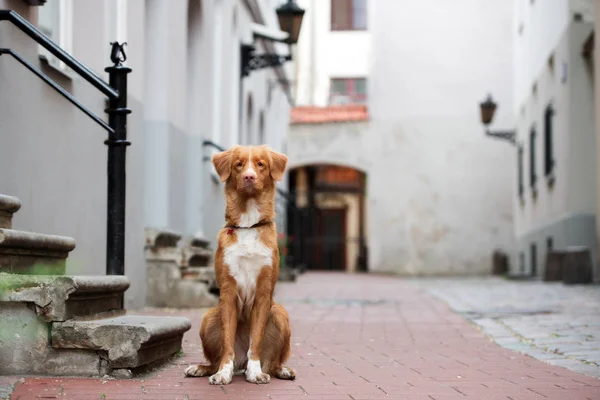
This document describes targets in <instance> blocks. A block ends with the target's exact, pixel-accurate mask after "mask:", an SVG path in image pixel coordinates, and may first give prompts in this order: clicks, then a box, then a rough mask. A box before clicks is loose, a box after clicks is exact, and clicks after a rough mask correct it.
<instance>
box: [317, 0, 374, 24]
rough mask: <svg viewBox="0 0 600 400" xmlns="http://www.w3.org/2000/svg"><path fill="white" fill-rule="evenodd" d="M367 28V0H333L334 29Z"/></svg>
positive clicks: (332, 17)
mask: <svg viewBox="0 0 600 400" xmlns="http://www.w3.org/2000/svg"><path fill="white" fill-rule="evenodd" d="M321 1H322V0H321ZM366 29H367V0H331V30H332V31H360V30H366Z"/></svg>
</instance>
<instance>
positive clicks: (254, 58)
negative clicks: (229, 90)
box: [241, 0, 304, 78]
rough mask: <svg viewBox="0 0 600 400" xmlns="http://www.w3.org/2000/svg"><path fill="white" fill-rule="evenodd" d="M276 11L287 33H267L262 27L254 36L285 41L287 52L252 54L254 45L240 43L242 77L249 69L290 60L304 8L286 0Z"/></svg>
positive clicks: (246, 74) (280, 24) (291, 0)
mask: <svg viewBox="0 0 600 400" xmlns="http://www.w3.org/2000/svg"><path fill="white" fill-rule="evenodd" d="M276 12H277V18H278V19H279V26H280V27H281V29H282V31H283V32H285V33H286V34H287V35H283V36H278V35H277V34H272V33H269V32H268V31H267V30H266V29H264V30H255V32H254V36H255V37H259V38H261V39H266V40H270V41H273V42H281V43H287V44H288V45H289V48H290V51H289V54H288V55H283V56H282V55H279V54H268V53H267V54H254V51H255V47H254V45H251V44H242V46H241V47H242V48H241V51H242V54H241V55H242V78H243V77H246V76H248V75H250V72H251V71H254V70H257V69H262V68H268V67H277V66H280V65H283V64H284V63H285V62H287V61H291V60H292V45H293V44H296V43H298V37H299V36H300V28H301V27H302V18H303V17H304V10H303V9H302V8H300V7H299V6H298V4H296V2H295V1H294V0H288V2H287V3H285V4H284V5H282V6H280V7H279V8H278V9H277V11H276Z"/></svg>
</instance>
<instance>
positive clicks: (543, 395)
mask: <svg viewBox="0 0 600 400" xmlns="http://www.w3.org/2000/svg"><path fill="white" fill-rule="evenodd" d="M527 390H529V391H531V392H533V393H535V394H539V395H540V396H542V397H548V396H546V395H545V394H542V393H540V392H536V391H535V390H533V389H531V388H527Z"/></svg>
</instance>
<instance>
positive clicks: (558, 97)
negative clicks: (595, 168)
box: [514, 31, 571, 237]
mask: <svg viewBox="0 0 600 400" xmlns="http://www.w3.org/2000/svg"><path fill="white" fill-rule="evenodd" d="M552 54H553V55H554V67H553V68H551V67H550V66H549V65H548V63H547V62H546V63H545V64H544V66H543V68H542V70H541V71H540V74H538V75H536V76H535V82H536V84H537V91H536V93H533V90H532V88H533V82H534V81H532V82H531V83H530V85H529V94H528V97H527V99H526V101H524V102H523V104H522V106H521V109H520V110H519V114H518V116H517V141H518V142H519V143H520V144H521V145H522V146H523V189H524V192H523V198H522V199H519V198H518V195H517V193H518V192H517V190H518V180H517V179H518V176H517V174H515V185H514V188H515V190H514V193H515V196H514V202H515V210H516V217H517V218H516V219H515V234H516V236H517V237H521V236H523V235H524V234H526V233H527V232H529V231H530V230H531V229H533V228H535V227H536V226H538V225H540V224H546V223H549V222H551V221H552V220H554V219H556V218H559V217H560V216H561V215H563V214H565V213H567V212H568V211H569V205H568V199H567V191H568V180H569V174H570V172H569V159H570V157H569V142H570V135H569V132H570V130H569V124H570V118H569V113H570V110H571V103H570V94H569V85H568V84H567V81H564V82H563V79H562V74H563V69H564V66H565V65H566V66H569V64H570V54H569V40H568V35H567V32H566V31H565V35H564V36H563V37H561V38H560V40H559V42H558V43H557V44H556V45H555V47H554V48H553V49H552ZM550 102H551V103H552V104H553V107H554V109H555V115H554V119H553V146H552V147H553V159H554V160H555V165H554V178H555V179H554V184H553V185H552V186H551V185H550V183H549V181H548V179H547V177H545V176H544V157H545V139H544V129H545V128H544V111H545V108H546V106H547V105H548V103H550ZM532 126H535V128H536V132H537V136H536V148H535V154H536V160H535V161H536V165H535V171H536V175H537V184H536V187H535V189H536V194H537V195H536V196H534V192H533V190H532V188H531V184H530V173H531V167H530V140H529V134H530V131H531V128H532Z"/></svg>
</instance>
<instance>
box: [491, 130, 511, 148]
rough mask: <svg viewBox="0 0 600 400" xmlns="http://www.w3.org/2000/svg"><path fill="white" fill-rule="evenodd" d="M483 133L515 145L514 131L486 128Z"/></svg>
mask: <svg viewBox="0 0 600 400" xmlns="http://www.w3.org/2000/svg"><path fill="white" fill-rule="evenodd" d="M485 134H486V135H488V136H491V137H494V138H497V139H502V140H508V141H509V142H510V143H511V144H513V145H516V143H517V142H516V136H517V135H516V132H515V131H495V132H491V131H490V130H488V129H486V130H485Z"/></svg>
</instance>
